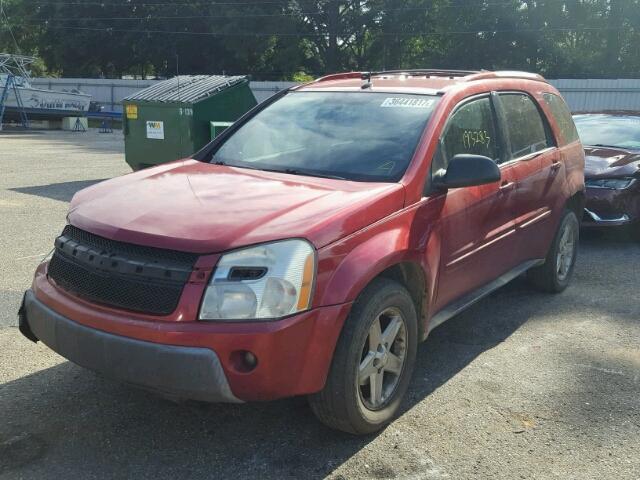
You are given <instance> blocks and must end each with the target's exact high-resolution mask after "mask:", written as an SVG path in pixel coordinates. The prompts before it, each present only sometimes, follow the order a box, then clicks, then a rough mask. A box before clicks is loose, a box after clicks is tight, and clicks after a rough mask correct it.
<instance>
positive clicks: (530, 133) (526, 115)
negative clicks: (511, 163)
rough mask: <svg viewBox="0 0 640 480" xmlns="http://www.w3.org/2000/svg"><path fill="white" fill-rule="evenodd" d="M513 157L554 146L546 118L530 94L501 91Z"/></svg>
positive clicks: (501, 100) (501, 101)
mask: <svg viewBox="0 0 640 480" xmlns="http://www.w3.org/2000/svg"><path fill="white" fill-rule="evenodd" d="M499 96H500V103H501V105H502V109H503V111H504V115H505V119H506V124H507V130H508V137H509V143H510V146H511V158H519V157H523V156H525V155H529V154H531V153H535V152H538V151H540V150H544V149H545V148H548V147H551V146H553V141H552V140H551V136H550V132H549V131H548V127H547V124H546V121H545V119H543V118H542V115H541V114H540V111H539V110H538V107H537V106H536V104H535V103H534V101H533V100H532V99H531V97H529V95H526V94H522V93H501V94H500V95H499Z"/></svg>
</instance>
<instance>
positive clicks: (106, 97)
mask: <svg viewBox="0 0 640 480" xmlns="http://www.w3.org/2000/svg"><path fill="white" fill-rule="evenodd" d="M158 81H159V80H110V79H100V78H98V79H96V78H34V79H33V80H32V82H31V84H32V85H33V86H34V87H37V88H47V89H52V90H80V91H82V92H84V93H88V94H90V95H91V96H92V97H93V100H95V101H96V102H100V103H101V104H102V105H104V107H105V110H110V111H114V112H121V111H122V104H121V103H120V102H121V101H122V99H123V98H124V97H126V96H128V95H131V94H132V93H134V92H137V91H138V90H141V89H143V88H146V87H148V86H150V85H153V84H154V83H156V82H158ZM292 85H296V83H295V82H251V90H252V91H253V94H254V95H255V97H256V100H258V102H262V101H264V100H266V99H267V98H269V97H270V96H271V95H273V94H274V93H277V92H279V91H280V90H282V89H284V88H289V87H290V86H292Z"/></svg>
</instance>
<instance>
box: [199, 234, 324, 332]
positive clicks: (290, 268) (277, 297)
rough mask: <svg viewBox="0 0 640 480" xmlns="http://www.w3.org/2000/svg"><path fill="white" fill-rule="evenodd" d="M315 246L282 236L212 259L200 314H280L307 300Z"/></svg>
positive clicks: (220, 317)
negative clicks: (211, 269) (213, 261)
mask: <svg viewBox="0 0 640 480" xmlns="http://www.w3.org/2000/svg"><path fill="white" fill-rule="evenodd" d="M315 269H316V258H315V250H314V249H313V247H312V246H311V245H310V244H309V243H308V242H306V241H305V240H298V239H296V240H284V241H280V242H273V243H266V244H263V245H257V246H254V247H248V248H243V249H241V250H236V251H233V252H230V253H227V254H225V255H223V256H222V258H220V261H219V262H218V264H217V265H216V269H215V271H214V273H213V276H212V278H211V281H210V283H209V286H208V287H207V290H206V291H205V294H204V299H203V301H202V307H201V308H200V320H252V319H265V318H280V317H284V316H286V315H291V314H293V313H297V312H300V311H303V310H306V309H308V308H309V307H310V305H311V293H312V290H313V284H314V281H315Z"/></svg>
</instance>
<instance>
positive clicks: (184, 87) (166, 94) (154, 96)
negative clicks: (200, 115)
mask: <svg viewBox="0 0 640 480" xmlns="http://www.w3.org/2000/svg"><path fill="white" fill-rule="evenodd" d="M246 79H247V77H246V76H244V75H242V76H234V77H229V76H226V75H179V76H177V77H173V78H170V79H169V80H165V81H163V82H158V83H155V84H153V85H151V86H150V87H147V88H145V89H143V90H140V91H138V92H135V93H133V94H131V95H129V96H127V97H125V98H124V100H146V101H150V102H166V103H170V102H183V103H195V102H197V101H198V100H202V99H203V98H207V97H210V96H212V95H215V94H217V93H219V92H221V91H222V90H225V89H227V88H229V87H232V86H234V85H236V84H238V83H241V82H243V81H244V80H246Z"/></svg>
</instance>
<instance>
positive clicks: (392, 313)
mask: <svg viewBox="0 0 640 480" xmlns="http://www.w3.org/2000/svg"><path fill="white" fill-rule="evenodd" d="M406 346H407V328H406V325H405V320H404V318H403V316H402V314H401V312H400V310H398V309H397V308H395V307H390V308H387V309H385V310H383V311H382V312H381V313H380V314H379V315H378V316H377V317H376V318H375V319H374V321H373V323H372V324H371V327H370V328H369V333H368V335H367V338H366V339H365V340H364V344H363V345H362V355H361V357H360V363H359V365H358V375H357V382H358V391H359V398H360V401H361V403H362V404H363V405H364V407H365V408H367V409H368V410H380V409H382V408H384V407H385V406H386V405H387V404H388V403H389V401H390V400H391V398H392V397H393V394H394V393H395V391H396V389H397V387H398V384H399V383H400V378H401V376H402V372H403V370H404V364H405V360H406V350H407V348H406Z"/></svg>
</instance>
